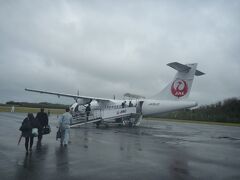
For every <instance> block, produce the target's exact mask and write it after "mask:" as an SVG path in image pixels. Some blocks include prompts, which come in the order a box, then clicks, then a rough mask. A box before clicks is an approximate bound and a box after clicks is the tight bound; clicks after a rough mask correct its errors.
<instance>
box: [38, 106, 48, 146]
mask: <svg viewBox="0 0 240 180" xmlns="http://www.w3.org/2000/svg"><path fill="white" fill-rule="evenodd" d="M36 120H37V121H38V144H41V141H42V131H43V128H44V127H46V126H47V125H48V115H47V113H45V112H44V108H41V109H40V112H38V113H37V116H36Z"/></svg>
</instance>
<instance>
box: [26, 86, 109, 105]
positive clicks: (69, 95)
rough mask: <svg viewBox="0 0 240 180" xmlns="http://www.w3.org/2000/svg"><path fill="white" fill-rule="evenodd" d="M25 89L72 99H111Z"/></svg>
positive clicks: (103, 100)
mask: <svg viewBox="0 0 240 180" xmlns="http://www.w3.org/2000/svg"><path fill="white" fill-rule="evenodd" d="M25 91H31V92H36V93H41V94H50V95H56V96H58V97H61V96H62V97H69V98H73V99H74V100H77V99H84V100H96V101H98V102H101V103H108V102H111V99H105V98H96V97H90V96H79V95H73V94H65V93H59V92H50V91H43V90H36V89H28V88H25Z"/></svg>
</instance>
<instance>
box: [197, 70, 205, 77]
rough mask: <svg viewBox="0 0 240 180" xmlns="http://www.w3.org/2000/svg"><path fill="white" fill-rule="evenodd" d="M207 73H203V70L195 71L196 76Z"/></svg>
mask: <svg viewBox="0 0 240 180" xmlns="http://www.w3.org/2000/svg"><path fill="white" fill-rule="evenodd" d="M204 74H205V73H203V72H201V71H199V70H196V72H195V76H202V75H204Z"/></svg>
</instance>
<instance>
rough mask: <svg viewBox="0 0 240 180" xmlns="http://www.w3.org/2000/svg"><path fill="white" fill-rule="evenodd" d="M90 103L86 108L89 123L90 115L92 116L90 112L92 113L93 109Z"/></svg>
mask: <svg viewBox="0 0 240 180" xmlns="http://www.w3.org/2000/svg"><path fill="white" fill-rule="evenodd" d="M90 106H91V105H90V103H89V104H88V106H87V107H86V110H85V111H86V115H87V121H88V118H89V115H90V112H91V107H90Z"/></svg>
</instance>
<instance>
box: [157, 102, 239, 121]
mask: <svg viewBox="0 0 240 180" xmlns="http://www.w3.org/2000/svg"><path fill="white" fill-rule="evenodd" d="M158 117H164V118H170V119H186V120H198V121H214V122H236V123H240V100H239V99H237V98H231V99H226V100H224V101H221V102H218V103H215V104H211V105H206V106H200V107H198V108H196V109H192V110H190V109H184V110H180V111H176V112H172V113H167V114H164V115H161V116H158Z"/></svg>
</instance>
